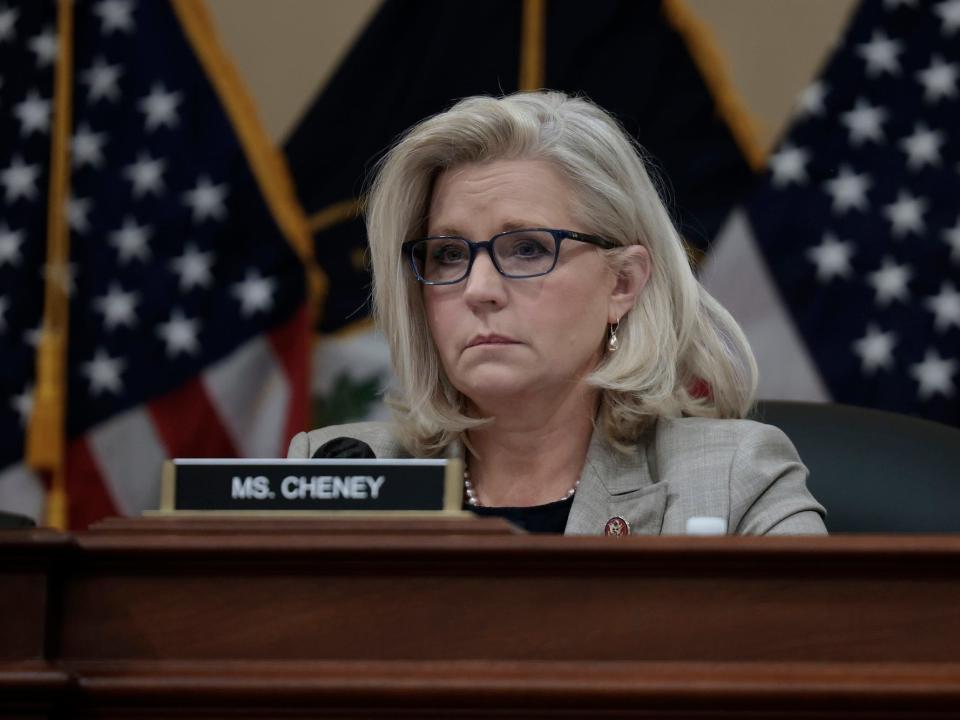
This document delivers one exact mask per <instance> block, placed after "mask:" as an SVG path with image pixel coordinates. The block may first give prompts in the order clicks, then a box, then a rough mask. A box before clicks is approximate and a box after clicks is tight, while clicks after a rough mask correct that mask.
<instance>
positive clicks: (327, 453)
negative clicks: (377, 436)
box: [313, 437, 377, 460]
mask: <svg viewBox="0 0 960 720" xmlns="http://www.w3.org/2000/svg"><path fill="white" fill-rule="evenodd" d="M376 457H377V456H376V455H375V454H374V452H373V448H371V447H370V446H369V445H367V444H366V443H365V442H363V441H362V440H357V439H356V438H351V437H338V438H334V439H333V440H328V441H327V442H325V443H324V444H323V445H321V446H320V447H318V448H317V449H316V451H315V452H314V453H313V459H314V460H318V459H319V460H323V459H327V458H346V459H358V460H359V459H376Z"/></svg>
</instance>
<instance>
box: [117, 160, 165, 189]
mask: <svg viewBox="0 0 960 720" xmlns="http://www.w3.org/2000/svg"><path fill="white" fill-rule="evenodd" d="M166 166H167V161H166V160H163V159H159V158H157V159H153V158H151V157H150V155H149V154H147V153H143V152H141V153H140V154H139V155H138V156H137V161H136V162H135V163H133V164H131V165H127V167H126V168H124V171H123V174H124V175H125V176H126V177H127V179H128V180H130V182H131V183H133V196H134V197H136V198H139V197H143V196H144V195H146V194H147V193H151V194H152V195H160V194H161V193H163V190H164V185H163V171H164V170H165V169H166Z"/></svg>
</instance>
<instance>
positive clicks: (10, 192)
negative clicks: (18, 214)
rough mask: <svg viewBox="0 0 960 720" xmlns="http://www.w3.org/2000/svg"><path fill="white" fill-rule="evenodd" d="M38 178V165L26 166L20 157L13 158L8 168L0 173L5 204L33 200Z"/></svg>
mask: <svg viewBox="0 0 960 720" xmlns="http://www.w3.org/2000/svg"><path fill="white" fill-rule="evenodd" d="M39 177H40V166H39V165H27V164H26V163H24V162H23V158H21V157H20V156H17V157H15V158H13V160H11V161H10V165H9V167H7V168H6V169H4V170H2V171H0V183H2V184H3V186H4V188H5V190H6V199H7V202H8V203H9V202H13V201H14V200H16V199H17V198H26V199H27V200H33V199H34V198H35V197H36V196H37V186H36V182H37V179H38V178H39Z"/></svg>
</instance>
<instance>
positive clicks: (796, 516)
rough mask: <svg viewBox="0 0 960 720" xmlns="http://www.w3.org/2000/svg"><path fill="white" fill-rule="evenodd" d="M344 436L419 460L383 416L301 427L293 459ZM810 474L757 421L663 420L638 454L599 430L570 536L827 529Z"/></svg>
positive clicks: (385, 454) (388, 454) (382, 454)
mask: <svg viewBox="0 0 960 720" xmlns="http://www.w3.org/2000/svg"><path fill="white" fill-rule="evenodd" d="M336 437H351V438H356V439H358V440H362V441H363V442H365V443H367V444H368V445H369V446H370V447H371V448H372V449H373V452H374V453H375V454H376V456H377V457H378V458H408V457H410V453H408V452H407V451H406V450H404V448H403V447H402V446H401V445H400V443H399V442H398V441H397V439H396V437H395V435H394V434H393V432H392V431H391V425H390V424H389V423H379V422H366V423H355V424H351V425H334V426H331V427H326V428H321V429H319V430H311V431H310V432H309V433H300V434H299V435H297V436H295V437H294V438H293V440H292V441H291V442H290V449H289V451H288V453H287V457H290V458H309V457H311V456H312V455H313V453H314V452H315V451H316V449H317V448H318V447H320V446H321V445H323V444H324V443H325V442H327V441H328V440H332V439H333V438H336ZM806 478H807V468H806V467H805V466H804V465H803V463H802V462H800V458H799V456H798V455H797V451H796V448H794V446H793V443H791V442H790V440H789V439H788V438H787V436H786V435H784V434H783V432H781V431H780V430H779V429H778V428H775V427H773V426H771V425H763V424H761V423H756V422H753V421H751V420H710V419H706V418H673V419H671V418H661V419H660V420H659V421H658V422H657V424H656V426H655V428H654V429H653V430H652V431H651V432H650V433H648V435H647V439H646V440H645V441H644V442H641V443H639V444H638V447H637V452H636V453H635V454H634V455H632V456H629V457H627V456H625V455H624V454H623V453H619V452H617V451H616V450H614V449H613V448H611V447H610V446H609V445H608V444H607V443H606V442H605V441H604V440H603V438H602V437H601V433H599V432H594V434H593V437H592V438H591V441H590V447H589V450H588V451H587V458H586V462H585V463H584V465H583V472H582V473H581V476H580V486H579V487H578V489H577V494H576V495H574V498H573V506H572V507H571V508H570V517H569V519H568V521H567V527H566V530H565V531H564V534H565V535H599V534H602V533H603V531H604V528H605V526H606V524H607V521H608V520H610V519H611V518H613V517H617V516H619V517H621V518H623V519H625V520H626V521H627V522H628V523H629V524H630V532H631V533H634V534H636V533H640V534H648V535H679V534H684V533H685V532H686V527H687V519H688V518H691V517H698V516H701V517H702V516H707V517H720V518H723V519H724V520H725V521H726V526H727V532H728V533H731V534H732V533H737V534H744V535H767V534H777V535H816V534H824V533H826V532H827V530H826V527H825V526H824V524H823V516H824V514H825V513H824V509H823V507H822V506H821V505H820V504H819V503H818V502H817V501H816V500H815V499H814V498H813V496H812V495H811V494H810V492H809V490H807V484H806Z"/></svg>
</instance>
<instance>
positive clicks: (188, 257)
mask: <svg viewBox="0 0 960 720" xmlns="http://www.w3.org/2000/svg"><path fill="white" fill-rule="evenodd" d="M211 265H213V253H209V252H200V251H199V250H197V248H196V247H195V246H194V245H187V246H186V248H184V251H183V255H180V256H179V257H175V258H174V259H173V260H171V261H170V266H171V267H172V268H173V270H174V272H176V273H177V275H178V276H179V279H180V289H181V290H182V291H184V292H186V291H188V290H192V289H193V288H194V287H209V286H210V283H211V282H213V276H212V275H211V274H210V266H211Z"/></svg>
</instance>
